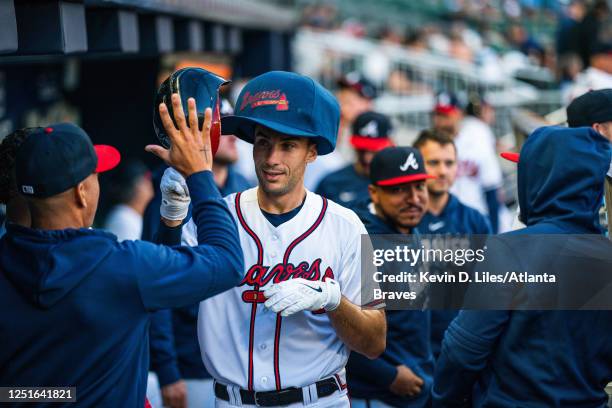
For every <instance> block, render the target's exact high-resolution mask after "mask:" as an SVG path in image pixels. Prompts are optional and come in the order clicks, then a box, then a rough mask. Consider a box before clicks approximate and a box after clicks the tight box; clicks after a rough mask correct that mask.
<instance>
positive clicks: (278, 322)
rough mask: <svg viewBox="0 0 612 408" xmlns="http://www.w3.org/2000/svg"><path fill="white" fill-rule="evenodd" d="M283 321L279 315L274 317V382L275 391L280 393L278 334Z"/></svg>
mask: <svg viewBox="0 0 612 408" xmlns="http://www.w3.org/2000/svg"><path fill="white" fill-rule="evenodd" d="M282 321H283V317H282V316H281V315H280V314H277V315H276V329H275V330H274V380H275V381H276V390H277V391H280V390H281V389H282V388H281V378H280V367H279V361H280V356H279V352H280V344H279V343H280V333H281V323H282Z"/></svg>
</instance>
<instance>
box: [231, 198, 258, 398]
mask: <svg viewBox="0 0 612 408" xmlns="http://www.w3.org/2000/svg"><path fill="white" fill-rule="evenodd" d="M241 195H242V193H237V194H236V215H237V216H238V221H240V225H241V226H242V228H244V230H245V231H246V232H247V234H249V235H250V236H251V238H253V241H255V245H256V246H257V264H258V265H263V255H264V254H263V245H261V240H260V239H259V237H258V236H257V234H255V232H253V230H252V229H251V228H249V226H248V225H247V223H246V221H245V220H244V217H243V216H242V210H241V209H240V196H241ZM253 292H255V297H256V298H258V296H257V294H258V293H259V286H258V285H255V288H254V291H253ZM262 297H263V296H262ZM256 315H257V303H253V304H251V322H250V324H249V382H248V388H249V391H253V347H254V343H255V316H256Z"/></svg>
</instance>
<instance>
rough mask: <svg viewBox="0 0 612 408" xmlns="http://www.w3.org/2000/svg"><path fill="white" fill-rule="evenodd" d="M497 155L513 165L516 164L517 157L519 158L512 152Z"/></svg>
mask: <svg viewBox="0 0 612 408" xmlns="http://www.w3.org/2000/svg"><path fill="white" fill-rule="evenodd" d="M499 155H500V156H501V157H503V158H504V159H506V160H509V161H511V162H514V163H518V161H519V156H520V155H519V154H518V153H514V152H503V153H500V154H499Z"/></svg>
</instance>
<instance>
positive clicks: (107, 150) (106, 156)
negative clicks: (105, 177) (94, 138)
mask: <svg viewBox="0 0 612 408" xmlns="http://www.w3.org/2000/svg"><path fill="white" fill-rule="evenodd" d="M94 149H95V151H96V156H98V165H97V166H96V173H104V172H105V171H109V170H112V169H114V168H115V167H116V166H117V165H118V164H119V162H120V161H121V154H120V153H119V150H117V149H115V148H114V147H113V146H109V145H94Z"/></svg>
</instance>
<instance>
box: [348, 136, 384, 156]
mask: <svg viewBox="0 0 612 408" xmlns="http://www.w3.org/2000/svg"><path fill="white" fill-rule="evenodd" d="M351 145H353V147H354V148H355V149H357V150H369V151H372V152H377V151H379V150H382V149H384V148H385V147H389V146H393V141H392V140H391V139H388V138H385V137H379V138H372V137H364V136H357V135H353V136H351Z"/></svg>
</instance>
